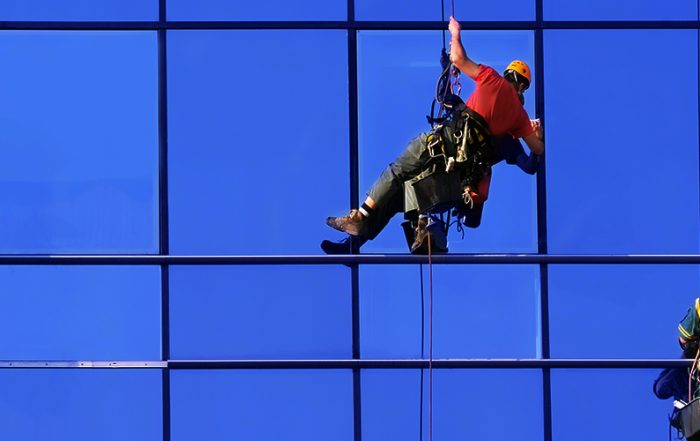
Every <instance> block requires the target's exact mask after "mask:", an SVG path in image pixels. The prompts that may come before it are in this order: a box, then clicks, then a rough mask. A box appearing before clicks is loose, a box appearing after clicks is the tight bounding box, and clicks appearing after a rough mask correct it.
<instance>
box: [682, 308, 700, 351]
mask: <svg viewBox="0 0 700 441" xmlns="http://www.w3.org/2000/svg"><path fill="white" fill-rule="evenodd" d="M699 314H700V298H697V299H695V305H694V306H692V307H690V308H688V312H686V313H685V317H683V320H681V322H680V323H679V324H678V336H679V337H681V338H683V340H687V341H693V340H697V339H698V337H700V315H699Z"/></svg>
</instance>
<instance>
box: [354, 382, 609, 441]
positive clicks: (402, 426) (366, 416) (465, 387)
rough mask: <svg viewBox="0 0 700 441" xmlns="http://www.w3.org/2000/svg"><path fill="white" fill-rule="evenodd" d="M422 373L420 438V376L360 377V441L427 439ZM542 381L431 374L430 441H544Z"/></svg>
mask: <svg viewBox="0 0 700 441" xmlns="http://www.w3.org/2000/svg"><path fill="white" fill-rule="evenodd" d="M424 372H425V374H424V381H423V406H422V412H423V434H422V437H421V433H420V416H421V414H420V413H421V400H420V389H421V386H420V371H417V370H400V371H399V370H397V371H393V370H383V369H382V370H366V371H363V372H362V439H363V440H365V441H385V440H410V439H414V440H417V439H424V440H427V439H429V432H428V416H429V409H428V402H429V401H428V396H429V389H428V371H427V370H425V371H424ZM541 377H542V374H541V373H540V371H537V370H524V369H523V370H498V371H496V370H491V371H487V370H480V369H470V370H463V369H443V370H434V371H433V437H434V439H464V440H467V439H473V440H494V441H498V440H503V441H506V440H512V439H523V440H533V441H534V440H541V439H543V433H542V419H543V416H542V380H541ZM499 397H507V401H508V406H507V407H508V408H507V409H505V408H503V407H502V406H499V405H498V404H495V403H494V400H496V401H498V399H499ZM499 409H500V410H499ZM504 419H505V420H507V422H506V421H505V420H504ZM504 423H505V424H504ZM516 434H517V436H514V435H516ZM599 439H603V438H599Z"/></svg>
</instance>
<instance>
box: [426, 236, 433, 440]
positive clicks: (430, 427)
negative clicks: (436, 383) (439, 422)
mask: <svg viewBox="0 0 700 441" xmlns="http://www.w3.org/2000/svg"><path fill="white" fill-rule="evenodd" d="M427 240H428V274H429V275H430V277H429V280H430V285H429V286H430V316H429V319H428V321H429V323H430V349H429V352H430V354H429V358H428V384H429V385H430V387H429V390H430V392H429V397H430V398H429V402H428V415H429V417H428V439H429V440H430V441H433V259H432V253H431V249H430V242H431V240H432V237H431V234H430V232H428V237H427Z"/></svg>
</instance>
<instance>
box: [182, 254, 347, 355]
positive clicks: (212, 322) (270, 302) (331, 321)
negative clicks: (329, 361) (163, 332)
mask: <svg viewBox="0 0 700 441" xmlns="http://www.w3.org/2000/svg"><path fill="white" fill-rule="evenodd" d="M170 278H171V284H170V308H171V317H170V323H171V331H170V336H171V341H172V348H171V352H172V357H173V358H180V359H197V358H201V359H214V358H218V359H267V358H283V359H287V358H288V359H291V358H297V359H298V358H304V359H306V358H351V357H352V322H351V320H352V317H351V313H352V307H351V292H350V291H351V290H350V271H349V269H348V268H346V267H343V266H332V267H329V266H324V267H300V266H288V267H280V266H273V267H270V266H250V267H172V268H171V269H170Z"/></svg>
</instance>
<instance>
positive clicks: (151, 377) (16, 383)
mask: <svg viewBox="0 0 700 441" xmlns="http://www.w3.org/2000/svg"><path fill="white" fill-rule="evenodd" d="M161 377H162V374H161V371H160V370H157V369H148V370H144V369H140V370H126V369H120V370H116V369H115V370H98V369H64V370H58V369H3V370H2V371H1V372H0V389H2V394H0V439H5V440H12V441H36V440H55V441H70V440H89V439H91V440H94V439H99V440H104V441H123V440H126V439H128V440H133V441H153V440H158V439H162V438H163V429H162V428H163V423H162V415H163V411H162V409H161V408H162V405H161V403H162V398H161V396H162V392H161V391H162V387H161V385H162V379H161Z"/></svg>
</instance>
